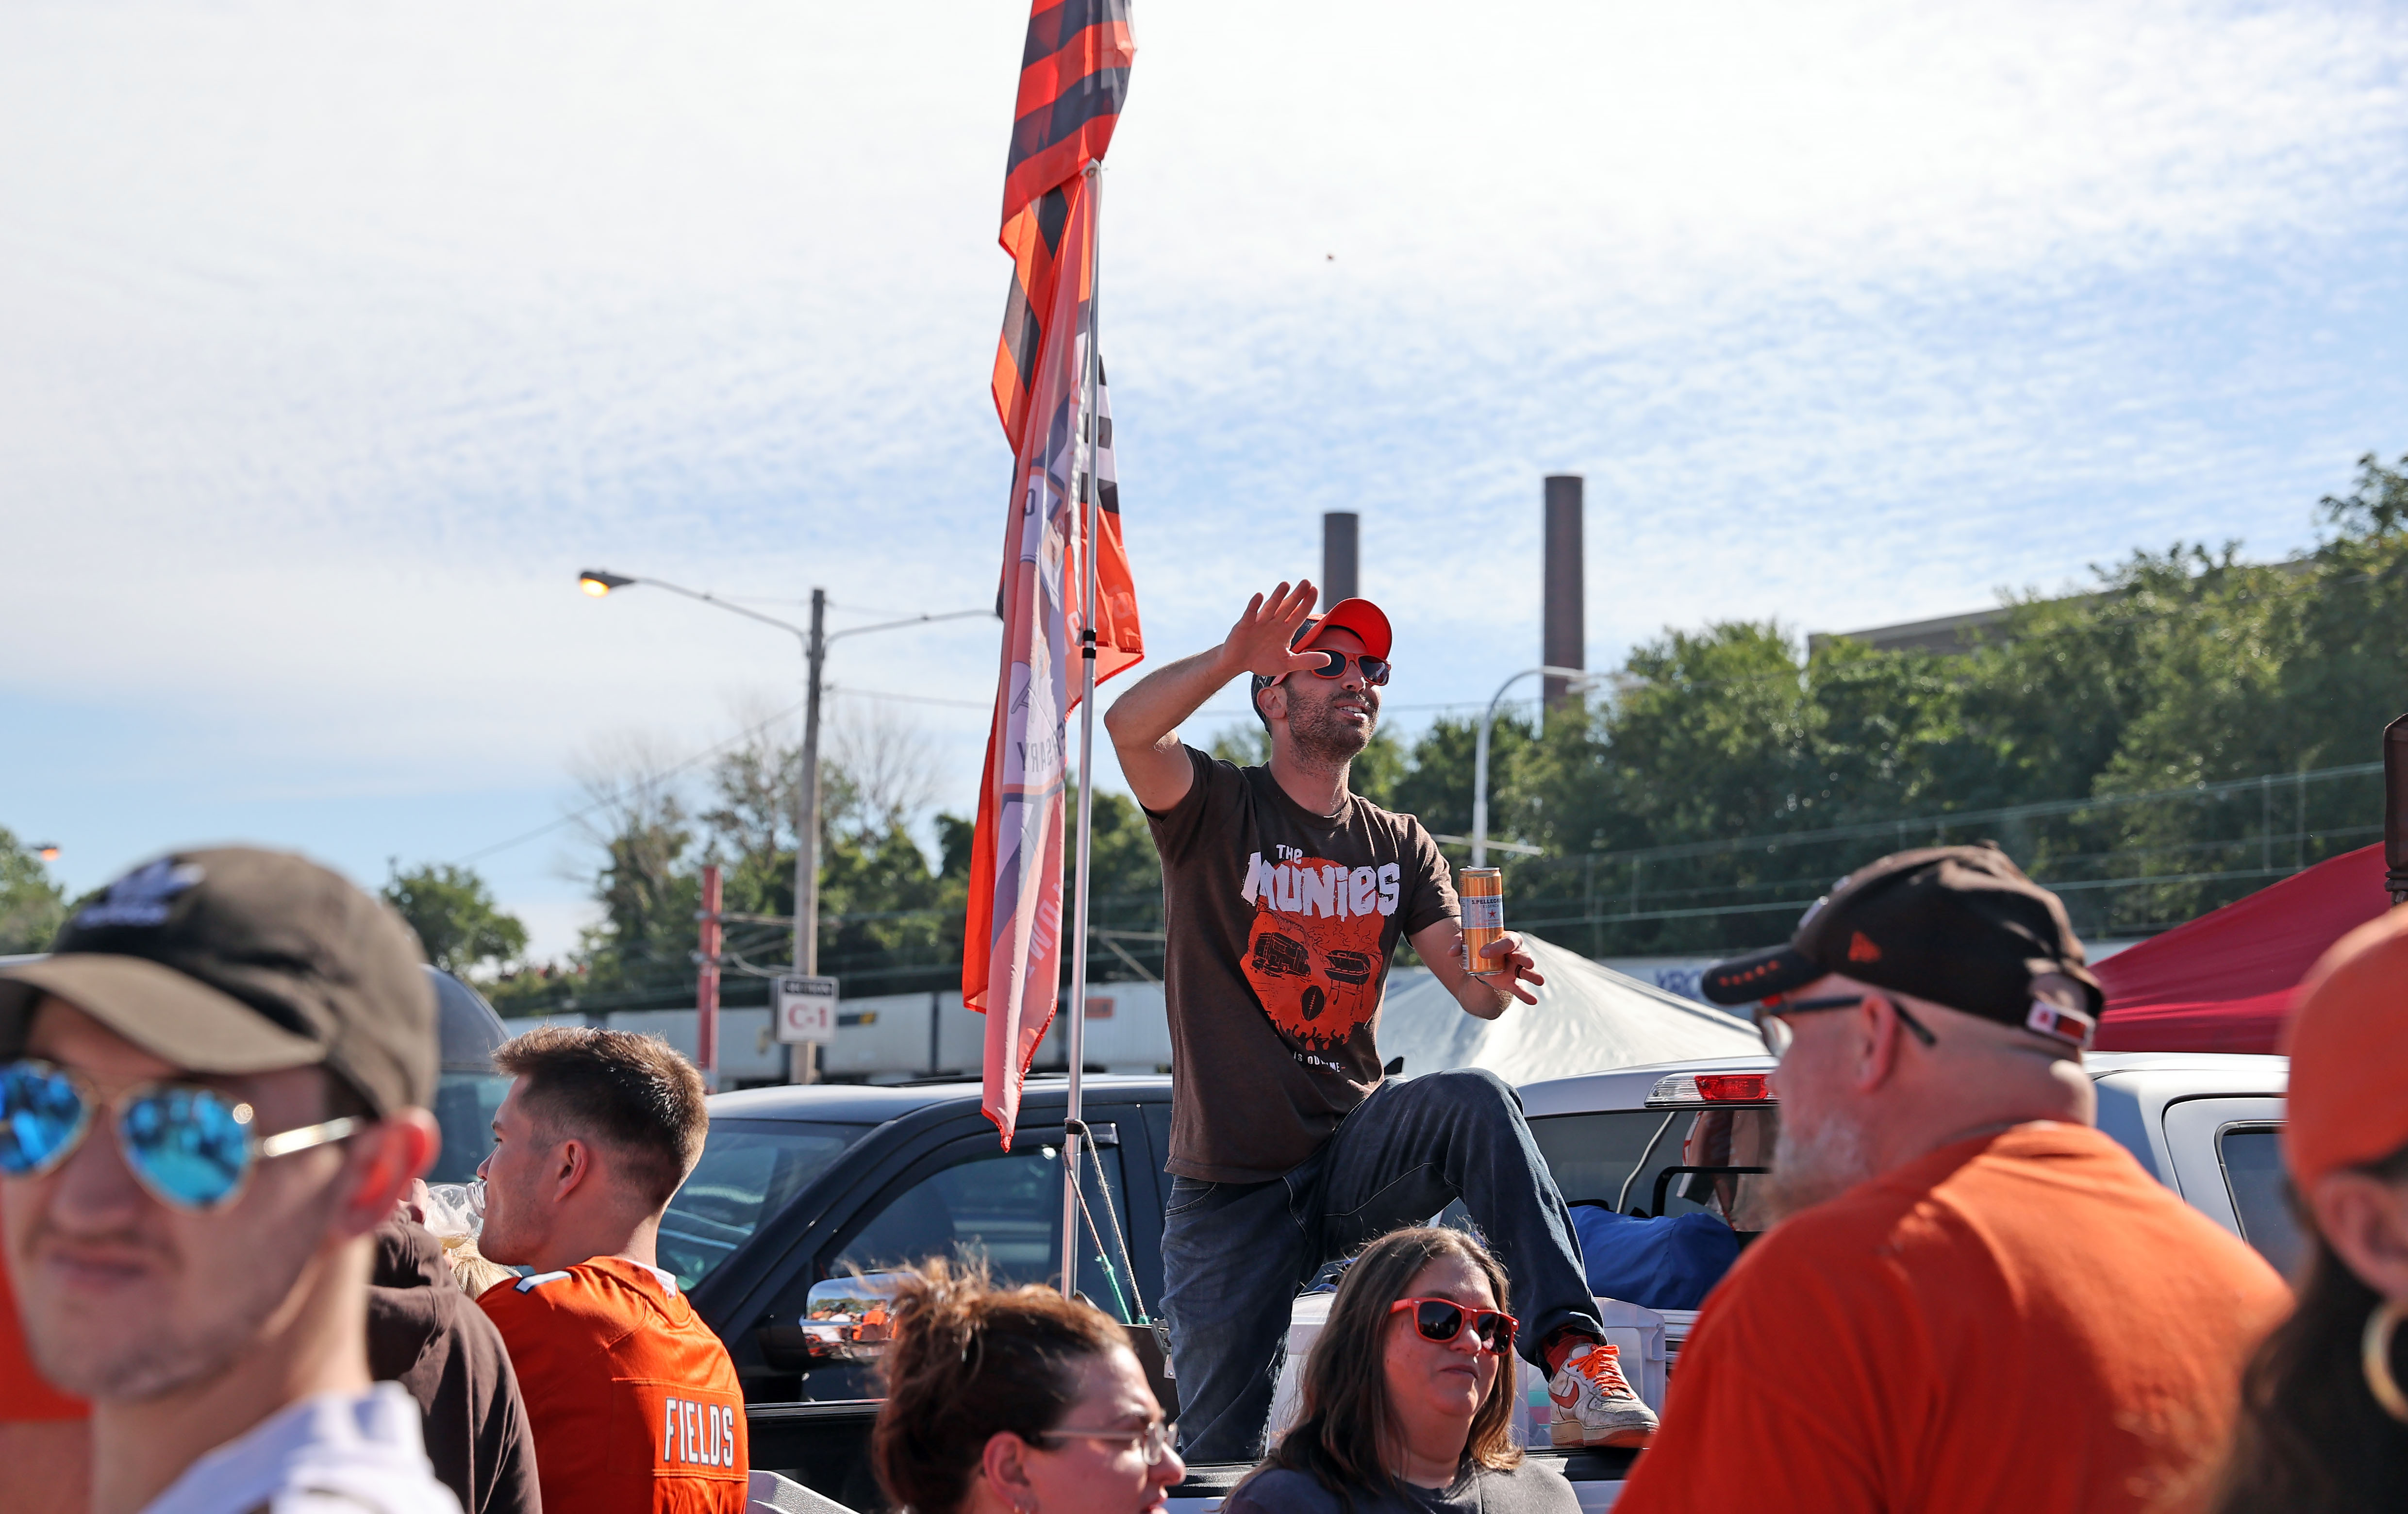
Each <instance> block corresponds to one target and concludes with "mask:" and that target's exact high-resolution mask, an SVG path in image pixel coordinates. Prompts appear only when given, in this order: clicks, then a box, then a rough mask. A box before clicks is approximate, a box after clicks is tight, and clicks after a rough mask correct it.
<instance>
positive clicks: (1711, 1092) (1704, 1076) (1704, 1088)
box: [1698, 1073, 1772, 1102]
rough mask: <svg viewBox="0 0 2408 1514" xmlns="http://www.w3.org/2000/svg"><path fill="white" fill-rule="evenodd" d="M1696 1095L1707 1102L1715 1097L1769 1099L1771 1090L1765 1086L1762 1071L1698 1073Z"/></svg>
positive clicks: (1715, 1098)
mask: <svg viewBox="0 0 2408 1514" xmlns="http://www.w3.org/2000/svg"><path fill="white" fill-rule="evenodd" d="M1698 1097H1699V1098H1701V1099H1705V1100H1707V1101H1709V1102H1712V1101H1713V1100H1717V1099H1749V1100H1756V1099H1769V1098H1770V1097H1772V1090H1771V1089H1770V1088H1769V1087H1767V1086H1766V1081H1765V1076H1764V1074H1762V1073H1699V1074H1698Z"/></svg>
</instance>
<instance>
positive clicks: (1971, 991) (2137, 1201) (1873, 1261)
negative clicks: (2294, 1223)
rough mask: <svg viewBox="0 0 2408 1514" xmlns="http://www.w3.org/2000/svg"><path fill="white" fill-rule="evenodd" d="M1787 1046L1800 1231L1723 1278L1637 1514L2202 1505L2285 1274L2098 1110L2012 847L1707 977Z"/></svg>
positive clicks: (1688, 1351) (1690, 1354)
mask: <svg viewBox="0 0 2408 1514" xmlns="http://www.w3.org/2000/svg"><path fill="white" fill-rule="evenodd" d="M1702 986H1703V988H1704V990H1705V993H1706V996H1707V997H1708V998H1710V999H1713V1000H1714V1001H1715V1002H1716V1003H1719V1004H1726V1005H1744V1004H1749V1003H1757V1004H1758V1005H1759V1006H1760V1007H1759V1008H1758V1009H1757V1011H1756V1022H1757V1024H1758V1025H1759V1026H1760V1027H1761V1028H1762V1029H1763V1031H1764V1036H1765V1043H1766V1045H1767V1047H1768V1048H1769V1049H1770V1050H1771V1051H1772V1052H1773V1054H1774V1055H1775V1056H1777V1057H1779V1058H1780V1059H1781V1064H1780V1066H1779V1068H1778V1069H1777V1070H1776V1071H1775V1072H1774V1074H1773V1078H1772V1086H1773V1092H1774V1093H1775V1095H1776V1096H1777V1097H1778V1099H1779V1101H1780V1103H1779V1108H1780V1113H1781V1133H1780V1136H1779V1139H1778V1143H1777V1145H1776V1147H1775V1150H1774V1154H1773V1158H1772V1166H1773V1171H1772V1181H1773V1184H1774V1193H1775V1195H1776V1200H1777V1202H1778V1203H1780V1204H1781V1205H1782V1206H1783V1207H1785V1210H1786V1212H1787V1216H1788V1217H1787V1218H1785V1219H1784V1220H1782V1221H1780V1222H1778V1223H1777V1224H1776V1225H1775V1226H1774V1227H1773V1228H1772V1229H1771V1230H1770V1231H1768V1232H1766V1233H1765V1234H1764V1235H1763V1236H1762V1237H1761V1238H1760V1239H1758V1240H1757V1241H1756V1244H1755V1245H1753V1246H1752V1247H1750V1248H1749V1249H1748V1250H1747V1251H1746V1253H1745V1254H1744V1255H1742V1257H1741V1258H1740V1260H1739V1263H1738V1264H1737V1265H1735V1266H1734V1267H1732V1269H1731V1270H1730V1273H1729V1274H1728V1276H1727V1277H1726V1278H1724V1279H1723V1281H1722V1284H1721V1286H1719V1287H1718V1288H1716V1289H1715V1291H1714V1292H1713V1293H1711V1294H1710V1295H1708V1297H1707V1299H1706V1305H1705V1309H1704V1311H1703V1313H1702V1314H1700V1316H1699V1320H1698V1323H1697V1326H1696V1328H1695V1329H1694V1330H1692V1331H1691V1332H1690V1335H1689V1337H1688V1339H1687V1340H1686V1342H1684V1345H1683V1347H1682V1350H1681V1366H1680V1370H1679V1371H1678V1372H1677V1373H1676V1374H1674V1376H1673V1378H1672V1386H1671V1393H1670V1402H1669V1403H1668V1404H1667V1405H1666V1406H1665V1410H1664V1423H1663V1428H1662V1429H1661V1430H1660V1431H1659V1432H1658V1433H1657V1435H1656V1439H1655V1441H1654V1443H1653V1446H1652V1447H1651V1449H1650V1450H1648V1452H1647V1454H1646V1455H1644V1456H1642V1457H1641V1458H1640V1459H1639V1464H1638V1465H1637V1467H1636V1468H1635V1469H1634V1471H1633V1473H1632V1476H1631V1478H1630V1480H1629V1482H1628V1484H1627V1486H1626V1488H1625V1489H1624V1492H1623V1494H1622V1501H1621V1502H1620V1503H1619V1504H1617V1505H1616V1506H1615V1507H1616V1509H1617V1514H1660V1511H1663V1510H1668V1509H1698V1510H1708V1509H1712V1510H1723V1509H1731V1508H1747V1509H1750V1510H1753V1511H1756V1514H1782V1511H1788V1510H1809V1509H1812V1510H1824V1509H1839V1508H1845V1509H1861V1510H1883V1509H1889V1510H1904V1509H1948V1510H1952V1511H1956V1510H1978V1509H1999V1510H2007V1509H2015V1510H2022V1509H2042V1508H2044V1509H2051V1510H2092V1509H2095V1510H2125V1509H2131V1510H2138V1509H2142V1508H2152V1507H2162V1506H2164V1505H2166V1504H2169V1503H2173V1502H2178V1501H2181V1500H2183V1499H2184V1498H2185V1496H2186V1495H2187V1494H2195V1493H2197V1492H2198V1491H2199V1489H2200V1485H2201V1483H2202V1481H2203V1479H2204V1478H2206V1477H2208V1476H2209V1475H2210V1474H2211V1473H2212V1471H2213V1468H2214V1464H2215V1460H2216V1458H2217V1457H2218V1456H2219V1454H2220V1453H2221V1450H2222V1449H2223V1445H2224V1442H2225V1437H2226V1435H2227V1433H2228V1432H2229V1429H2230V1426H2231V1423H2232V1419H2233V1414H2234V1409H2235V1405H2236V1393H2237V1384H2238V1380H2239V1377H2240V1370H2241V1364H2242V1362H2243V1359H2244V1358H2245V1357H2246V1356H2247V1354H2248V1352H2249V1350H2250V1348H2251V1347H2252V1345H2253V1344H2254V1343H2255V1342H2256V1340H2257V1337H2258V1335H2261V1334H2262V1333H2263V1332H2264V1331H2265V1330H2266V1329H2267V1328H2268V1327H2269V1326H2270V1325H2271V1324H2272V1322H2273V1321H2274V1320H2275V1319H2277V1318H2279V1317H2280V1315H2281V1314H2282V1312H2283V1309H2284V1308H2285V1307H2286V1304H2287V1302H2288V1295H2287V1293H2286V1291H2285V1289H2284V1287H2283V1283H2282V1280H2281V1279H2280V1278H2277V1277H2276V1276H2275V1275H2274V1273H2273V1270H2272V1268H2270V1267H2269V1266H2267V1264H2265V1263H2264V1262H2263V1261H2261V1260H2259V1259H2258V1256H2257V1253H2256V1252H2255V1251H2252V1250H2250V1249H2249V1248H2248V1247H2247V1246H2245V1245H2243V1243H2242V1242H2241V1241H2240V1239H2239V1238H2237V1237H2235V1236H2233V1235H2229V1234H2228V1233H2227V1232H2225V1231H2223V1230H2221V1229H2219V1228H2218V1227H2217V1226H2216V1225H2214V1223H2213V1222H2211V1221H2209V1220H2208V1219H2207V1218H2206V1217H2205V1216H2203V1215H2201V1214H2200V1213H2199V1212H2198V1211H2197V1210H2195V1209H2192V1208H2191V1207H2189V1206H2187V1205H2186V1204H2185V1203H2183V1201H2182V1200H2181V1199H2179V1198H2177V1197H2176V1196H2175V1195H2174V1194H2173V1193H2171V1192H2170V1191H2169V1190H2168V1189H2166V1188H2165V1187H2163V1186H2162V1185H2160V1184H2159V1183H2158V1182H2157V1180H2156V1179H2154V1178H2151V1177H2150V1176H2149V1175H2148V1174H2147V1173H2146V1172H2145V1171H2143V1169H2142V1167H2141V1165H2140V1164H2139V1163H2137V1162H2135V1161H2134V1160H2133V1159H2132V1157H2131V1155H2130V1154H2129V1153H2128V1152H2127V1151H2126V1150H2124V1149H2123V1148H2122V1147H2120V1146H2118V1145H2116V1144H2115V1142H2114V1141H2113V1140H2111V1139H2110V1138H2108V1137H2107V1136H2105V1135H2100V1133H2099V1132H2098V1131H2097V1130H2095V1129H2093V1128H2092V1124H2093V1115H2094V1113H2095V1110H2096V1096H2095V1094H2094V1093H2093V1092H2092V1089H2091V1084H2090V1079H2089V1078H2088V1077H2087V1076H2086V1075H2085V1073H2084V1071H2083V1066H2082V1052H2083V1048H2084V1047H2085V1046H2086V1045H2087V1044H2088V1042H2089V1039H2090V1035H2091V1031H2092V1029H2093V1027H2094V1026H2095V1025H2096V1024H2097V1021H2098V1017H2099V1013H2100V1009H2101V1007H2103V1005H2102V997H2103V996H2102V995H2101V994H2100V990H2099V985H2098V982H2097V980H2096V979H2094V978H2092V977H2091V976H2090V971H2089V969H2088V968H2087V967H2086V966H2085V964H2084V959H2083V950H2082V943H2081V942H2080V941H2078V940H2076V939H2075V938H2074V936H2073V930H2072V927H2071V923H2070V922H2069V921H2067V919H2066V914H2065V907H2064V906H2063V905H2062V904H2061V903H2059V902H2058V900H2057V896H2056V895H2055V894H2053V893H2049V892H2048V891H2047V890H2046V889H2043V888H2042V887H2040V886H2039V885H2038V884H2036V883H2034V882H2032V881H2031V880H2030V879H2029V878H2026V877H2025V876H2024V875H2023V873H2022V872H2021V871H2019V870H2018V869H2017V868H2016V867H2015V864H2014V863H2012V862H2009V861H2008V860H2007V858H2006V856H2005V854H2004V853H2002V852H2000V851H1999V850H1997V849H1996V848H1994V847H1988V846H1977V847H1937V848H1931V849H1928V850H1919V851H1905V852H1899V853H1898V854H1896V855H1894V856H1889V857H1885V858H1882V859H1881V860H1880V861H1878V862H1875V863H1872V864H1869V865H1867V866H1865V867H1862V868H1859V869H1858V870H1857V871H1856V872H1855V873H1852V874H1850V875H1849V876H1848V877H1846V878H1842V879H1841V880H1840V881H1839V882H1838V883H1837V884H1835V885H1833V887H1832V889H1831V892H1830V894H1829V895H1828V897H1826V898H1824V899H1822V900H1820V901H1818V902H1817V903H1816V904H1815V905H1814V907H1813V908H1811V909H1809V910H1807V912H1806V915H1805V918H1804V919H1803V920H1801V921H1799V925H1798V930H1797V934H1796V935H1795V936H1792V937H1791V939H1790V941H1789V943H1788V944H1787V945H1785V946H1781V947H1775V948H1773V949H1771V950H1766V951H1759V952H1757V953H1756V954H1754V955H1753V956H1747V957H1742V958H1739V959H1738V960H1736V961H1733V962H1726V963H1723V964H1719V965H1717V966H1715V967H1713V968H1712V969H1710V970H1709V971H1708V972H1707V973H1706V975H1705V978H1704V980H1703V985H1702Z"/></svg>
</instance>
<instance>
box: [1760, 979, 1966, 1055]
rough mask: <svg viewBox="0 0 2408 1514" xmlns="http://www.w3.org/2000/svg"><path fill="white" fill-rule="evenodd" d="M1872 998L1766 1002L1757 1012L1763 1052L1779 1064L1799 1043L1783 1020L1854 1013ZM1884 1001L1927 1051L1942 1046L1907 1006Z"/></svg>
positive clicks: (1845, 995)
mask: <svg viewBox="0 0 2408 1514" xmlns="http://www.w3.org/2000/svg"><path fill="white" fill-rule="evenodd" d="M1871 997H1872V995H1871V994H1868V993H1841V994H1834V995H1832V996H1831V997H1829V998H1826V999H1791V1000H1781V999H1767V1000H1765V1001H1764V1003H1763V1004H1762V1005H1761V1006H1760V1007H1758V1008H1757V1009H1756V1034H1757V1035H1758V1036H1763V1037H1764V1049H1765V1050H1767V1051H1770V1052H1771V1053H1772V1059H1773V1060H1774V1061H1775V1062H1778V1061H1780V1060H1781V1059H1782V1058H1783V1057H1785V1056H1786V1055H1788V1053H1789V1043H1790V1042H1791V1041H1792V1040H1794V1039H1796V1035H1795V1033H1794V1032H1792V1031H1791V1030H1790V1028H1789V1026H1788V1025H1787V1024H1786V1023H1785V1021H1784V1020H1783V1017H1784V1016H1785V1015H1811V1014H1813V1012H1814V1011H1816V1010H1818V1009H1854V1008H1855V1007H1856V1006H1858V1005H1860V1004H1862V1003H1864V1002H1865V1000H1867V999H1869V998H1871ZM1881 997H1882V1000H1883V1002H1884V1003H1885V1004H1887V1005H1888V1006H1889V1007H1891V1008H1892V1009H1894V1010H1896V1011H1897V1012H1898V1022H1899V1024H1901V1025H1904V1026H1905V1027H1906V1030H1907V1034H1908V1035H1910V1036H1914V1038H1915V1039H1916V1040H1918V1041H1921V1042H1922V1043H1923V1045H1924V1049H1925V1050H1929V1049H1931V1048H1932V1047H1935V1046H1938V1045H1939V1044H1940V1038H1939V1037H1938V1036H1934V1035H1932V1034H1931V1032H1929V1031H1928V1030H1926V1029H1925V1028H1924V1025H1923V1021H1919V1020H1917V1019H1915V1018H1914V1016H1913V1015H1910V1014H1908V1013H1907V1012H1906V1006H1904V1005H1902V1004H1900V1003H1899V1002H1898V1001H1897V1000H1896V999H1894V998H1891V997H1890V996H1889V995H1887V994H1883V995H1882V996H1881Z"/></svg>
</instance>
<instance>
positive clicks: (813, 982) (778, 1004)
mask: <svg viewBox="0 0 2408 1514" xmlns="http://www.w3.org/2000/svg"><path fill="white" fill-rule="evenodd" d="M770 1000H771V1004H772V1006H773V1007H775V1008H776V1010H777V1012H778V1039H780V1040H781V1041H787V1042H810V1043H813V1044H816V1045H819V1046H825V1045H827V1044H828V1043H829V1042H830V1041H833V1040H835V1039H836V979H835V978H779V979H778V980H777V982H776V984H775V985H774V986H773V987H772V988H771V990H770Z"/></svg>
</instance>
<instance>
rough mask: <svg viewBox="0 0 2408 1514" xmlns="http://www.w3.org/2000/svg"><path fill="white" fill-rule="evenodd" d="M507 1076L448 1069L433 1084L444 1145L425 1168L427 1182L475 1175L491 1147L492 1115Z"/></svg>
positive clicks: (455, 1180) (498, 1107) (507, 1083)
mask: <svg viewBox="0 0 2408 1514" xmlns="http://www.w3.org/2000/svg"><path fill="white" fill-rule="evenodd" d="M509 1091H510V1078H509V1077H508V1076H507V1075H505V1074H502V1073H491V1072H447V1073H445V1074H444V1075H443V1076H442V1078H439V1079H437V1082H436V1084H435V1122H436V1123H437V1125H440V1126H441V1127H442V1128H443V1149H442V1150H439V1151H437V1152H436V1153H435V1164H434V1165H433V1166H431V1167H429V1168H427V1169H426V1180H427V1181H428V1182H430V1183H465V1182H469V1181H472V1180H473V1179H474V1178H476V1176H477V1168H478V1166H479V1165H480V1164H482V1163H483V1162H484V1160H485V1153H486V1152H488V1151H491V1150H493V1149H494V1116H495V1114H497V1113H499V1112H500V1110H501V1107H502V1096H503V1095H504V1094H506V1093H509Z"/></svg>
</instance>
